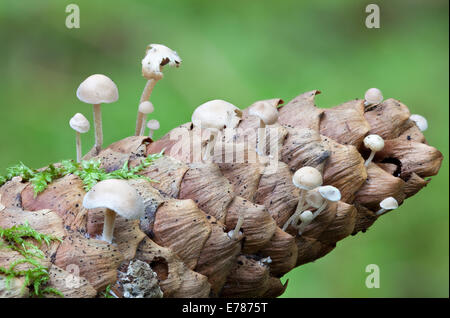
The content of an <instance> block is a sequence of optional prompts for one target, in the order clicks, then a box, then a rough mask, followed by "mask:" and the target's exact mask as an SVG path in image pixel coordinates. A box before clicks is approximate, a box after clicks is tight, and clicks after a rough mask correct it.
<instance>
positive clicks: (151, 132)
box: [148, 129, 154, 139]
mask: <svg viewBox="0 0 450 318" xmlns="http://www.w3.org/2000/svg"><path fill="white" fill-rule="evenodd" d="M153 132H154V130H153V129H150V130H149V131H148V136H149V137H150V138H152V139H153Z"/></svg>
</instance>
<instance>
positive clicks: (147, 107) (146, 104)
mask: <svg viewBox="0 0 450 318" xmlns="http://www.w3.org/2000/svg"><path fill="white" fill-rule="evenodd" d="M154 110H155V108H154V107H153V104H152V103H151V102H150V101H148V100H146V101H143V102H142V103H140V104H139V113H140V114H142V121H141V127H140V131H139V136H143V135H144V131H145V121H146V120H147V119H146V117H147V115H148V114H151V113H153V111H154Z"/></svg>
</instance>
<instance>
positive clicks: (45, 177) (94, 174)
mask: <svg viewBox="0 0 450 318" xmlns="http://www.w3.org/2000/svg"><path fill="white" fill-rule="evenodd" d="M163 152H164V150H162V151H161V152H160V153H158V154H151V155H149V156H148V157H146V158H145V159H144V160H142V162H141V164H140V165H138V166H136V167H134V168H129V167H128V161H127V162H125V163H124V165H123V166H122V168H121V169H118V170H116V171H112V172H106V171H105V170H104V169H102V168H101V167H100V166H101V161H100V160H87V161H82V162H81V163H76V162H74V161H73V160H64V161H62V162H61V164H59V165H57V166H56V165H53V164H51V165H49V166H48V167H47V168H45V169H40V170H39V171H38V170H33V169H30V168H29V167H27V166H26V165H24V164H23V163H22V162H20V163H19V164H17V165H15V166H13V167H10V168H8V169H6V175H4V176H0V186H2V185H3V184H4V183H6V182H7V181H9V180H11V179H12V178H14V177H21V178H22V179H23V181H29V182H31V184H32V185H33V189H34V194H35V196H37V195H38V194H39V193H41V192H42V191H44V190H45V189H47V187H48V185H49V184H50V183H52V182H53V181H54V180H56V179H60V178H62V177H64V176H66V175H69V174H75V175H77V176H78V177H79V178H80V179H81V180H82V181H83V183H84V188H85V190H86V191H89V190H90V189H91V188H92V187H93V186H94V185H95V184H96V183H97V182H99V181H102V180H107V179H138V178H141V179H146V180H148V181H150V182H157V181H155V180H152V179H149V178H147V177H145V176H141V175H139V172H141V171H142V170H144V169H145V168H146V167H148V166H149V165H151V164H152V163H153V161H155V160H156V159H158V158H161V157H162V155H163Z"/></svg>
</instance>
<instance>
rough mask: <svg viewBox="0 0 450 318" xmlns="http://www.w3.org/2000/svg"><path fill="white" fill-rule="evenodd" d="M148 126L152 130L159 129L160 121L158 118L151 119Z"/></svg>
mask: <svg viewBox="0 0 450 318" xmlns="http://www.w3.org/2000/svg"><path fill="white" fill-rule="evenodd" d="M147 127H148V128H149V129H151V130H158V129H159V121H157V120H156V119H151V120H149V121H148V123H147Z"/></svg>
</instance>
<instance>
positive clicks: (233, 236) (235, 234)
mask: <svg viewBox="0 0 450 318" xmlns="http://www.w3.org/2000/svg"><path fill="white" fill-rule="evenodd" d="M243 223H244V216H243V215H242V214H241V215H239V218H238V220H237V223H236V226H235V227H234V230H232V232H233V234H231V239H232V240H236V239H237V237H238V235H239V230H240V229H241V227H242V224H243Z"/></svg>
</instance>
